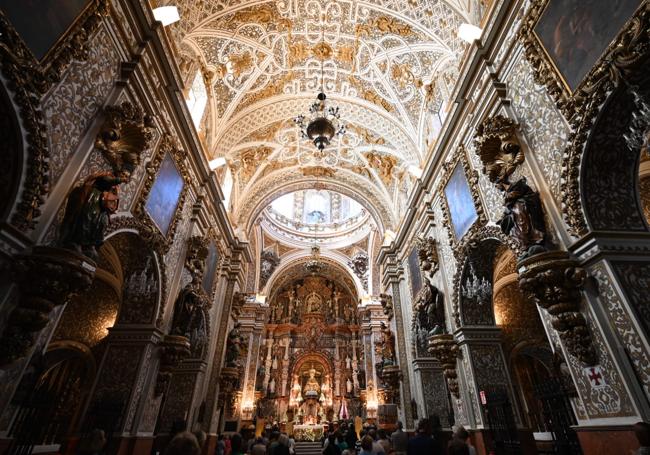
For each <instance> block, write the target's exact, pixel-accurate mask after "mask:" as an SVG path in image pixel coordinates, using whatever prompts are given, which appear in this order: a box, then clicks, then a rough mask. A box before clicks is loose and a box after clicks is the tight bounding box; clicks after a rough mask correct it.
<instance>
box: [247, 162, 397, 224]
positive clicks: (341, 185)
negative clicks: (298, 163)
mask: <svg viewBox="0 0 650 455" xmlns="http://www.w3.org/2000/svg"><path fill="white" fill-rule="evenodd" d="M336 174H340V175H341V176H342V177H343V178H344V179H345V180H344V179H336V178H333V177H323V178H322V179H321V178H319V179H318V181H317V182H315V181H314V179H313V178H310V177H306V176H305V175H304V173H303V172H301V171H300V170H299V169H289V170H283V171H279V172H275V173H273V174H270V175H268V176H266V177H264V178H262V179H260V180H259V181H258V182H256V183H255V184H254V185H252V186H251V187H249V188H248V190H247V192H246V193H247V195H246V197H245V198H244V199H243V200H241V201H239V202H238V204H237V210H236V212H235V220H236V224H238V225H240V226H242V227H243V226H245V230H246V232H250V229H251V226H252V225H253V223H254V222H255V220H256V219H257V217H258V216H259V215H260V213H261V212H262V210H263V209H264V208H265V207H266V206H268V205H269V204H270V203H271V202H272V201H273V200H274V199H276V198H278V197H280V196H282V195H284V194H287V193H291V192H293V191H298V190H303V189H311V188H313V187H314V186H315V185H316V184H318V186H319V188H321V189H327V190H332V191H337V192H339V193H341V194H344V195H346V196H348V197H350V198H352V199H354V200H356V201H357V202H359V203H360V204H361V205H363V206H364V207H365V208H366V209H367V210H368V212H369V213H370V214H371V216H372V217H373V218H374V220H375V222H376V224H377V226H378V227H379V229H380V232H383V231H384V230H386V229H391V228H393V227H394V226H395V225H396V219H397V216H396V214H395V213H394V211H393V208H392V206H391V204H390V199H389V198H384V197H383V195H382V192H381V191H380V190H379V189H378V188H376V187H374V186H372V185H370V184H369V183H368V181H367V180H365V179H363V178H362V177H360V176H358V175H356V174H354V173H353V172H350V171H346V170H343V169H337V170H336Z"/></svg>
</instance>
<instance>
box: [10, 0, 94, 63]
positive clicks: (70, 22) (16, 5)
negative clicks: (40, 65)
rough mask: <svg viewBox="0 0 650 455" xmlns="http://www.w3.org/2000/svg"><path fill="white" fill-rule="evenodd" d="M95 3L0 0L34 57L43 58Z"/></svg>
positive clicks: (81, 0) (73, 0) (85, 1)
mask: <svg viewBox="0 0 650 455" xmlns="http://www.w3.org/2000/svg"><path fill="white" fill-rule="evenodd" d="M92 3H93V2H92V0H20V1H16V0H0V9H2V11H3V13H4V15H5V16H6V18H7V19H8V20H9V22H11V24H12V25H13V27H14V28H15V30H16V32H18V35H19V36H20V37H21V39H22V40H23V41H24V43H25V45H26V46H27V48H28V49H29V50H30V51H31V53H32V55H33V56H34V58H36V60H38V61H42V60H43V59H44V58H45V56H46V55H47V54H48V52H50V50H51V49H52V48H54V47H55V45H56V44H57V42H59V41H60V40H61V39H62V38H64V37H65V36H66V35H67V34H68V33H70V31H71V30H72V29H73V26H74V25H75V23H76V22H77V20H78V19H79V18H80V17H81V16H82V15H83V13H84V12H85V11H86V10H87V9H88V8H90V7H91V5H92Z"/></svg>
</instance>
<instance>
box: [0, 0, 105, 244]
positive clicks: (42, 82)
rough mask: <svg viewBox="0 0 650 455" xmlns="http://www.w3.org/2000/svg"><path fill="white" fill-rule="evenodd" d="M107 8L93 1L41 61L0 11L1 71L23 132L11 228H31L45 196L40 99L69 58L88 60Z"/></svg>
mask: <svg viewBox="0 0 650 455" xmlns="http://www.w3.org/2000/svg"><path fill="white" fill-rule="evenodd" d="M108 5H109V0H92V1H91V2H90V4H89V5H87V6H86V8H85V9H84V11H83V12H82V13H81V14H80V15H79V17H77V18H76V20H75V21H74V23H73V25H72V26H71V27H70V29H69V30H68V31H67V32H66V33H65V34H64V35H63V36H62V37H61V38H60V39H59V40H58V41H57V43H56V44H55V45H54V47H53V48H52V49H50V51H48V53H47V55H46V56H45V58H44V59H43V60H42V61H41V62H39V61H38V60H37V59H36V58H35V57H34V55H33V54H32V52H31V51H30V50H29V48H28V47H27V45H26V44H25V42H24V41H23V40H22V38H21V37H20V35H19V34H18V32H17V31H16V29H15V28H14V27H13V25H12V24H11V22H10V21H9V20H8V19H7V18H6V17H5V15H4V13H3V12H2V11H1V10H0V66H1V67H2V73H3V75H4V76H5V78H6V79H7V85H8V88H9V90H10V91H11V92H13V100H14V102H15V103H16V104H17V105H18V108H19V111H20V112H19V114H20V118H21V122H22V124H23V127H24V129H25V131H26V133H27V134H26V138H27V140H26V141H25V142H26V143H25V144H24V149H26V150H27V157H26V159H25V163H26V165H25V167H24V169H23V178H22V181H21V183H20V185H21V187H20V188H19V194H18V196H17V198H16V199H17V203H16V205H15V207H14V209H13V211H12V215H11V223H12V224H13V225H14V226H16V227H18V228H19V229H21V230H23V231H27V230H32V229H34V228H35V227H36V219H37V218H38V217H39V216H40V210H39V207H40V206H41V205H43V203H44V202H45V199H46V197H47V194H48V192H49V182H48V175H49V166H50V164H49V159H48V158H49V146H48V141H47V136H46V131H47V129H46V127H45V120H44V117H43V113H42V111H41V110H40V103H41V96H42V95H43V94H44V93H46V92H47V91H48V90H49V89H50V88H51V87H52V85H53V84H55V83H56V82H58V81H60V80H61V76H62V74H63V72H64V71H65V70H66V68H67V67H68V65H69V64H70V62H71V61H72V60H73V59H76V60H85V59H86V58H87V56H88V48H87V42H88V38H89V37H90V36H91V35H92V34H93V33H94V32H95V31H96V30H97V29H98V28H99V25H100V23H101V21H102V17H103V16H104V15H106V14H107V13H108Z"/></svg>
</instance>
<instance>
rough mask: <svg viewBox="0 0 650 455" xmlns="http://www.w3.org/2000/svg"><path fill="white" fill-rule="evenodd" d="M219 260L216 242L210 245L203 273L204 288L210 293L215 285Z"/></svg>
mask: <svg viewBox="0 0 650 455" xmlns="http://www.w3.org/2000/svg"><path fill="white" fill-rule="evenodd" d="M218 262H219V250H218V249H217V245H216V244H215V243H214V242H210V245H209V246H208V258H207V259H206V266H205V273H204V274H203V282H202V283H201V285H202V286H203V290H204V291H205V292H207V294H208V295H210V294H211V293H212V287H213V286H214V274H215V273H216V272H217V263H218Z"/></svg>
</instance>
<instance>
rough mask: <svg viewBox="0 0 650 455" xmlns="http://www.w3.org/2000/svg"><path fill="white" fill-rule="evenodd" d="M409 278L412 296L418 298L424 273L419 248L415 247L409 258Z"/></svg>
mask: <svg viewBox="0 0 650 455" xmlns="http://www.w3.org/2000/svg"><path fill="white" fill-rule="evenodd" d="M408 264H409V276H410V277H411V296H416V295H417V293H418V292H420V289H421V288H422V272H421V271H420V258H419V257H418V249H417V247H413V249H412V250H411V253H410V254H409V256H408Z"/></svg>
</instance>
